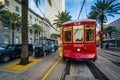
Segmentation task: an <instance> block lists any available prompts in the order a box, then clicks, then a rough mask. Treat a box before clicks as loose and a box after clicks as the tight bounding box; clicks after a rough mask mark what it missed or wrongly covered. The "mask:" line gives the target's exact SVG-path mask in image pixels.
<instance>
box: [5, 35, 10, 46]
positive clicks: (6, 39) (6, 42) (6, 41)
mask: <svg viewBox="0 0 120 80" xmlns="http://www.w3.org/2000/svg"><path fill="white" fill-rule="evenodd" d="M8 43H9V36H8V35H5V36H4V44H8Z"/></svg>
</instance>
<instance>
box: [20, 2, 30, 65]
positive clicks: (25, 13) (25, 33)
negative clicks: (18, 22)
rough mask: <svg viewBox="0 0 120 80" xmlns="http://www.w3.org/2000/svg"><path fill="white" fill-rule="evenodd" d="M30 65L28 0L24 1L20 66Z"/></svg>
mask: <svg viewBox="0 0 120 80" xmlns="http://www.w3.org/2000/svg"><path fill="white" fill-rule="evenodd" d="M28 63H29V54H28V0H22V53H21V59H20V64H21V65H26V64H28Z"/></svg>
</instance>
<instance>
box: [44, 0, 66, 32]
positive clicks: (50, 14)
mask: <svg viewBox="0 0 120 80" xmlns="http://www.w3.org/2000/svg"><path fill="white" fill-rule="evenodd" d="M51 1H52V6H50V5H49V3H48V2H47V0H45V17H46V18H48V19H49V20H50V22H51V23H52V24H53V23H54V20H55V19H56V17H55V15H58V11H59V12H62V11H65V0H51ZM51 32H53V33H54V32H56V31H55V30H53V29H51Z"/></svg>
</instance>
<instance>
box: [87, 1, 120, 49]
mask: <svg viewBox="0 0 120 80" xmlns="http://www.w3.org/2000/svg"><path fill="white" fill-rule="evenodd" d="M119 10H120V3H117V2H116V0H97V2H96V3H95V5H93V6H92V7H91V12H90V13H89V16H88V18H92V19H96V20H97V21H98V22H99V23H100V25H101V32H103V23H104V22H106V21H107V17H108V16H112V17H114V15H115V14H120V12H119ZM101 48H103V37H101Z"/></svg>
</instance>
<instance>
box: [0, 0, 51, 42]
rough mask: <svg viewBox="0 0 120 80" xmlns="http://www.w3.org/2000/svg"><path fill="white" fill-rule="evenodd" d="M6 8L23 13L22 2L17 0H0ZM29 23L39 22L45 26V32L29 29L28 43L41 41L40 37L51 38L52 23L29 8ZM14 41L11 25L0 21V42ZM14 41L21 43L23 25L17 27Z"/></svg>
mask: <svg viewBox="0 0 120 80" xmlns="http://www.w3.org/2000/svg"><path fill="white" fill-rule="evenodd" d="M0 1H1V2H2V3H3V4H4V5H5V7H6V8H8V9H9V11H11V12H15V13H18V14H20V15H21V4H20V2H16V1H15V0H0ZM28 23H29V25H31V24H34V23H36V24H38V25H40V26H41V27H43V29H44V32H37V33H35V30H33V29H30V28H29V29H28V39H29V40H28V41H29V42H28V43H40V37H47V38H50V25H49V24H48V23H47V22H46V21H44V20H43V18H42V17H41V16H40V15H38V14H37V13H35V12H34V11H33V10H31V9H29V10H28ZM11 43H12V29H11V25H9V24H8V23H6V22H4V21H3V22H2V21H0V44H11ZM14 43H15V44H20V43H21V27H17V28H16V30H15V36H14Z"/></svg>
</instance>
